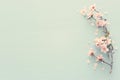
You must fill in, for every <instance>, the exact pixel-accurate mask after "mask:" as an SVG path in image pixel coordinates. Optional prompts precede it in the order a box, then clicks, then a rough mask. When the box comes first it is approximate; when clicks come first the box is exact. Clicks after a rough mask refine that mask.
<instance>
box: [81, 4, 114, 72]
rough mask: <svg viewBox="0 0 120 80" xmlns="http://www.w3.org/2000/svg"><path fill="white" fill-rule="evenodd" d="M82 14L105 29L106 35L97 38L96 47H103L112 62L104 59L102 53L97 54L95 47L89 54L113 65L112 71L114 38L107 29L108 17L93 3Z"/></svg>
mask: <svg viewBox="0 0 120 80" xmlns="http://www.w3.org/2000/svg"><path fill="white" fill-rule="evenodd" d="M81 14H82V15H83V16H85V17H87V19H88V20H90V21H92V24H95V25H96V26H97V27H98V28H102V29H103V32H104V35H103V36H101V37H99V38H96V39H95V45H96V47H98V48H99V49H101V52H103V53H105V54H107V55H108V58H109V61H110V63H108V62H106V61H104V60H103V56H102V55H99V56H96V55H95V51H94V50H93V49H91V50H90V51H89V53H88V54H89V56H94V57H95V58H96V59H97V60H98V61H100V62H103V63H105V64H107V65H109V66H110V67H111V69H110V73H111V72H112V68H113V53H114V52H113V50H114V48H113V45H112V40H111V38H110V32H109V31H108V29H107V25H108V22H107V19H105V18H103V14H102V13H101V12H99V11H98V10H97V8H96V6H95V4H94V5H91V6H90V7H89V9H86V8H84V9H82V10H81Z"/></svg>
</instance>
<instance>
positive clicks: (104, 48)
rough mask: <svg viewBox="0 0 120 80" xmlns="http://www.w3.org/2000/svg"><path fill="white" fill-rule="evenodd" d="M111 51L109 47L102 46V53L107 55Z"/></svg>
mask: <svg viewBox="0 0 120 80" xmlns="http://www.w3.org/2000/svg"><path fill="white" fill-rule="evenodd" d="M108 51H109V49H108V48H107V45H105V44H104V45H102V46H101V52H104V53H107V52H108Z"/></svg>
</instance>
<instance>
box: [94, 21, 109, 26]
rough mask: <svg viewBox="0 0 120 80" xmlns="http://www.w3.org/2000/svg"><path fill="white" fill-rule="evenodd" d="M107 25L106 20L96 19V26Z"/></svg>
mask: <svg viewBox="0 0 120 80" xmlns="http://www.w3.org/2000/svg"><path fill="white" fill-rule="evenodd" d="M106 25H107V22H106V21H104V20H97V21H96V26H97V27H105V26H106Z"/></svg>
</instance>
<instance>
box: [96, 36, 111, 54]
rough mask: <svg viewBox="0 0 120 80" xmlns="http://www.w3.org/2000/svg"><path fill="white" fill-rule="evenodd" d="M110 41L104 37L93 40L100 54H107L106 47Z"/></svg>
mask: <svg viewBox="0 0 120 80" xmlns="http://www.w3.org/2000/svg"><path fill="white" fill-rule="evenodd" d="M111 42H112V41H111V39H109V38H106V37H104V36H103V37H100V38H96V39H95V45H96V46H97V47H99V48H100V49H101V52H104V53H107V52H108V51H109V49H108V46H109V45H110V44H111Z"/></svg>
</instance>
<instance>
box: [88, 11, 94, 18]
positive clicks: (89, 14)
mask: <svg viewBox="0 0 120 80" xmlns="http://www.w3.org/2000/svg"><path fill="white" fill-rule="evenodd" d="M92 16H93V12H92V11H91V12H89V13H88V14H87V18H88V19H89V18H91V17H92Z"/></svg>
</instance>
